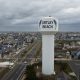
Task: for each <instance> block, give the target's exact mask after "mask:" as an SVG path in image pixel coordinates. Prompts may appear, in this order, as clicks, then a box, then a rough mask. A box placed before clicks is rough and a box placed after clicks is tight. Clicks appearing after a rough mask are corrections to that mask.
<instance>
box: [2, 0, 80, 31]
mask: <svg viewBox="0 0 80 80" xmlns="http://www.w3.org/2000/svg"><path fill="white" fill-rule="evenodd" d="M43 16H53V17H56V18H58V19H59V31H80V0H0V31H37V30H38V23H39V20H40V19H41V17H43Z"/></svg>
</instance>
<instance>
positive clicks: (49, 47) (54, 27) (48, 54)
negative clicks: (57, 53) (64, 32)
mask: <svg viewBox="0 0 80 80" xmlns="http://www.w3.org/2000/svg"><path fill="white" fill-rule="evenodd" d="M39 30H40V32H41V33H42V74H44V75H52V74H54V38H55V36H54V34H55V33H57V32H58V21H57V19H55V18H54V17H43V18H42V19H41V20H40V22H39Z"/></svg>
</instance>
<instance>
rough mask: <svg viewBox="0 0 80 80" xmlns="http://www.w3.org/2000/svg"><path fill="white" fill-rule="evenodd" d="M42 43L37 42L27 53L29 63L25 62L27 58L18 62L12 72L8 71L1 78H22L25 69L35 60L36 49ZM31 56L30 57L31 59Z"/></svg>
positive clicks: (6, 79) (9, 79) (10, 79)
mask: <svg viewBox="0 0 80 80" xmlns="http://www.w3.org/2000/svg"><path fill="white" fill-rule="evenodd" d="M39 44H40V43H37V44H35V45H34V46H33V47H32V49H31V50H30V51H29V53H28V55H26V57H25V58H28V59H27V64H25V63H24V62H25V61H26V59H24V60H23V62H22V63H20V64H17V65H16V66H15V67H14V68H13V69H12V70H11V71H10V72H8V73H7V74H6V75H5V76H4V77H3V78H2V79H1V80H20V77H21V75H22V73H23V71H24V69H25V68H26V66H27V65H28V64H30V63H31V61H32V60H33V58H34V56H35V54H36V49H38V48H39V47H37V46H39ZM29 58H30V59H29Z"/></svg>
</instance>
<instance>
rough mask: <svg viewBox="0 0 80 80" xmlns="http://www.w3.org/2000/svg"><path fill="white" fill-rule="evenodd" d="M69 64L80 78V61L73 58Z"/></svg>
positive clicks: (79, 78) (79, 79)
mask: <svg viewBox="0 0 80 80" xmlns="http://www.w3.org/2000/svg"><path fill="white" fill-rule="evenodd" d="M68 64H69V66H70V67H71V69H72V71H73V72H74V73H75V74H76V76H77V78H78V80H80V61H79V60H78V61H77V60H72V61H69V62H68Z"/></svg>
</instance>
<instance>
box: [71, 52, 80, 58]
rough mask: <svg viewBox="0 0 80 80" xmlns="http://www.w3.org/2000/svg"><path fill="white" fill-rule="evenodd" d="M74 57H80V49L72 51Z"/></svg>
mask: <svg viewBox="0 0 80 80" xmlns="http://www.w3.org/2000/svg"><path fill="white" fill-rule="evenodd" d="M71 56H72V58H73V59H80V51H75V52H73V53H71Z"/></svg>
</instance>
